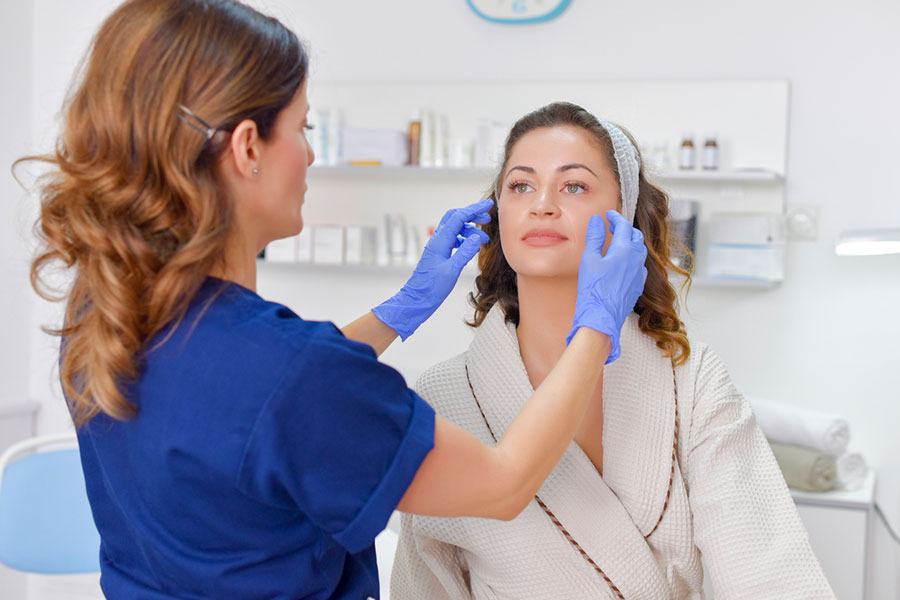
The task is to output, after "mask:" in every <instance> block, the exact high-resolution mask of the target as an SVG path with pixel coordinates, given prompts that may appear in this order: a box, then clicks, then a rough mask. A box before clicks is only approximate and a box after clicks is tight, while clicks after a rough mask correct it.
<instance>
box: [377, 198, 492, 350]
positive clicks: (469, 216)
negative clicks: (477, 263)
mask: <svg viewBox="0 0 900 600" xmlns="http://www.w3.org/2000/svg"><path fill="white" fill-rule="evenodd" d="M493 204H494V203H493V201H492V200H482V201H481V202H476V203H475V204H472V205H469V206H467V207H465V208H454V209H451V210H449V211H447V213H446V214H445V215H444V218H443V219H441V223H440V225H438V227H437V229H436V230H435V232H434V235H433V236H431V239H430V240H428V243H427V244H426V245H425V250H424V251H423V252H422V258H420V259H419V262H418V264H417V265H416V268H415V270H414V271H413V274H412V276H411V277H410V278H409V281H407V282H406V284H404V286H403V287H402V288H400V291H399V292H397V293H396V294H394V296H393V297H392V298H391V299H390V300H387V301H386V302H382V303H381V304H379V305H378V306H376V307H375V308H373V309H372V312H374V313H375V316H376V317H378V318H379V319H380V320H381V322H382V323H384V324H385V325H387V326H388V327H390V328H391V329H393V330H394V331H396V332H397V334H398V335H399V336H400V339H402V340H406V338H408V337H409V336H411V335H412V334H413V332H414V331H415V330H416V329H417V328H418V327H419V325H421V324H422V323H424V322H425V321H426V320H427V319H428V317H430V316H431V315H432V314H434V311H436V310H437V308H438V307H439V306H440V305H441V303H442V302H443V301H444V300H445V299H446V298H447V296H448V295H449V294H450V292H451V291H452V290H453V288H454V286H455V285H456V281H457V280H458V279H459V274H460V272H462V270H463V267H465V266H466V264H468V262H469V261H470V260H472V257H473V256H475V255H476V254H477V253H478V250H480V249H481V245H482V244H484V243H485V242H487V241H488V235H487V234H486V233H485V232H483V231H482V230H480V229H478V228H477V227H475V226H474V225H472V224H471V223H479V224H482V225H484V224H485V223H488V222H490V220H491V216H490V215H489V214H488V211H489V210H490V208H491V206H493ZM454 249H455V250H456V252H453V250H454Z"/></svg>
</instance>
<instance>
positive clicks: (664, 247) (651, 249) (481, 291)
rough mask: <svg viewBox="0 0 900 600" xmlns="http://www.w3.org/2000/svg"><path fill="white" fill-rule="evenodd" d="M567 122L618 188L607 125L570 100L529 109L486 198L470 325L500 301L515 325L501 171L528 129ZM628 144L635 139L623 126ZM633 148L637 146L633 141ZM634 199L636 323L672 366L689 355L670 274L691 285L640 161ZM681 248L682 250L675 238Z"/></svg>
mask: <svg viewBox="0 0 900 600" xmlns="http://www.w3.org/2000/svg"><path fill="white" fill-rule="evenodd" d="M562 125H569V126H574V127H578V128H580V129H583V130H585V131H587V132H588V133H590V134H591V135H592V138H593V139H594V140H595V142H596V144H597V146H598V147H599V148H601V150H602V151H603V153H604V155H605V156H606V163H607V165H608V166H609V168H610V169H611V170H612V172H613V174H615V176H616V181H618V182H619V185H620V186H621V179H620V178H619V170H618V167H617V165H616V160H615V154H614V151H613V145H612V140H611V139H610V137H609V133H607V131H606V129H604V128H603V126H602V125H601V124H600V122H599V121H598V120H597V118H596V117H595V116H594V115H592V114H591V113H589V112H588V111H586V110H585V109H583V108H582V107H580V106H578V105H575V104H571V103H569V102H555V103H553V104H548V105H547V106H544V107H542V108H539V109H538V110H536V111H534V112H531V113H529V114H527V115H525V116H524V117H522V118H521V119H519V120H518V121H517V122H516V124H515V125H513V128H512V129H511V130H510V132H509V137H508V138H507V139H506V146H505V149H504V153H503V164H502V166H501V167H500V171H499V172H498V173H497V176H496V178H495V180H494V184H493V187H492V188H491V190H490V193H489V194H488V197H489V198H491V199H493V200H494V206H493V208H491V217H492V218H491V222H490V223H488V224H487V225H484V226H483V229H484V230H485V232H486V233H487V234H488V235H489V236H490V241H489V242H488V243H486V244H485V245H484V246H482V248H481V252H480V253H479V255H478V266H479V268H480V270H481V273H480V274H479V275H478V277H477V278H476V279H475V287H476V290H477V293H475V294H469V301H470V302H471V303H472V305H473V306H474V307H475V315H474V317H473V319H472V321H471V322H470V323H469V325H471V326H472V327H478V326H479V325H481V323H482V322H483V321H484V318H485V317H486V316H487V314H488V312H489V311H490V310H491V308H492V307H493V306H494V305H495V304H498V303H499V304H500V307H501V308H502V309H503V312H504V314H505V315H506V321H507V322H509V323H513V324H514V325H518V324H519V297H518V287H517V281H516V272H515V271H513V269H512V267H510V266H509V263H508V262H507V261H506V257H505V256H504V254H503V246H502V244H501V243H500V224H499V217H498V210H497V200H498V199H499V197H500V190H501V189H502V188H501V185H502V178H503V174H504V173H505V172H506V167H507V166H508V163H509V157H510V154H512V150H513V148H514V147H515V145H516V143H517V142H518V141H519V140H520V139H521V138H522V136H524V135H525V134H527V133H528V132H530V131H533V130H535V129H540V128H545V127H558V126H562ZM618 127H619V128H620V129H622V131H623V132H624V133H625V135H627V136H628V138H629V139H630V140H631V142H632V144H634V139H633V138H632V137H631V135H630V134H629V133H628V132H627V131H626V130H625V128H623V127H622V126H621V125H618ZM635 148H637V145H636V144H635ZM638 184H639V185H638V200H637V208H636V211H635V215H634V227H635V228H637V229H639V230H640V231H641V232H642V233H643V234H644V242H645V243H646V245H647V261H646V263H645V265H646V267H647V283H646V284H645V286H644V292H643V294H642V295H641V297H640V298H639V299H638V301H637V304H636V305H635V307H634V312H636V313H637V314H638V315H640V316H639V318H638V325H639V326H640V328H641V331H643V332H644V333H645V334H647V335H649V336H650V337H652V338H654V339H655V340H656V345H657V346H658V347H659V348H660V349H661V350H663V353H664V355H665V356H669V357H672V358H673V360H674V361H675V364H682V363H683V362H684V361H686V360H687V358H688V356H690V353H691V347H690V343H689V342H688V338H687V334H686V332H685V329H684V323H682V322H681V320H680V319H679V317H678V294H677V293H676V292H675V288H674V287H673V286H672V284H671V283H669V277H668V272H669V271H670V270H671V271H674V272H676V273H678V274H680V275H682V276H684V277H686V281H685V285H689V282H690V277H691V276H690V273H688V272H687V271H685V270H683V269H681V268H679V267H678V266H676V265H675V264H674V263H673V262H672V260H671V257H670V245H672V244H673V241H672V240H671V239H670V236H669V226H668V217H669V199H668V196H667V195H666V193H665V192H664V191H662V190H661V189H659V188H658V187H656V186H654V185H653V184H651V183H650V182H649V181H647V179H646V178H645V177H644V168H643V163H641V169H640V175H639V179H638ZM675 244H676V246H677V247H679V248H680V249H681V250H682V252H687V249H686V248H683V247H682V246H680V244H677V242H675Z"/></svg>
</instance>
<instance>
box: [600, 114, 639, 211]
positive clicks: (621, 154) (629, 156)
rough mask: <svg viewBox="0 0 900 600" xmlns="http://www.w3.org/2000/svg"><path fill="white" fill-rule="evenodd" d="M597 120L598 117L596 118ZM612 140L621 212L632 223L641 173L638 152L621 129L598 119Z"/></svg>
mask: <svg viewBox="0 0 900 600" xmlns="http://www.w3.org/2000/svg"><path fill="white" fill-rule="evenodd" d="M598 120H599V119H598ZM600 125H601V126H602V127H603V129H605V130H606V132H607V133H609V137H610V139H611V140H612V145H613V153H614V154H615V158H616V166H617V167H618V169H619V187H620V188H621V190H622V214H623V215H624V216H625V218H626V219H628V222H629V223H631V224H632V225H634V211H635V210H636V209H637V200H638V177H639V176H640V173H641V165H640V161H638V153H637V150H636V149H635V147H634V144H632V143H631V140H629V139H628V136H626V135H625V134H624V133H622V130H621V129H619V128H618V127H616V126H615V125H613V124H612V123H610V122H608V121H600Z"/></svg>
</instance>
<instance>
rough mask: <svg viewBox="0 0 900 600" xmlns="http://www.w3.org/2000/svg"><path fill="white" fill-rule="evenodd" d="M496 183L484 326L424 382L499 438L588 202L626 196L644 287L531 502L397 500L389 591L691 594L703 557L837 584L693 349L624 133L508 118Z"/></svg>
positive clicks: (792, 583) (431, 595) (531, 382)
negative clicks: (487, 508) (421, 506)
mask: <svg viewBox="0 0 900 600" xmlns="http://www.w3.org/2000/svg"><path fill="white" fill-rule="evenodd" d="M492 198H493V199H495V205H494V208H493V209H492V212H493V213H494V214H493V215H492V216H493V217H494V218H493V219H492V220H491V222H490V223H489V224H487V225H486V226H484V228H485V231H487V232H488V233H489V234H490V238H491V241H490V242H488V243H487V244H486V245H485V246H484V247H483V249H482V251H481V255H480V258H479V266H480V268H481V275H480V276H479V277H478V279H477V280H476V286H477V295H475V296H474V297H473V298H472V300H473V302H474V304H475V317H474V322H473V323H471V325H473V326H474V327H476V328H477V330H476V334H475V338H474V340H473V341H472V345H471V346H470V347H469V349H468V351H467V352H466V353H465V354H463V355H460V356H457V357H455V358H452V359H450V360H447V361H445V362H443V363H440V364H438V365H435V366H434V367H432V368H431V369H429V370H428V371H426V373H425V374H424V375H423V376H422V377H421V379H420V380H419V382H418V384H417V386H416V387H417V391H418V393H419V394H420V395H421V396H422V397H423V398H425V399H426V400H427V401H428V402H429V403H430V404H431V405H432V406H434V408H435V409H436V410H437V412H438V413H439V414H441V415H442V416H444V417H446V418H448V419H450V420H451V421H454V422H455V423H457V424H458V425H461V426H462V427H464V428H465V429H467V430H468V431H470V432H471V433H473V434H474V435H476V436H477V437H478V438H480V439H481V440H482V441H484V442H487V443H493V442H495V441H496V440H498V439H500V438H501V437H502V436H503V433H504V431H506V428H507V427H508V426H509V424H510V423H511V422H512V420H513V418H514V417H515V416H516V414H517V412H518V411H519V409H520V408H521V406H522V405H523V404H524V403H525V401H526V400H527V399H528V398H529V397H530V396H531V394H532V393H533V391H534V389H535V388H536V387H537V386H538V385H539V384H540V383H541V381H542V380H543V379H544V377H546V375H547V373H548V372H549V370H550V369H551V367H552V366H553V364H554V363H555V362H556V361H557V360H558V359H559V357H560V355H561V354H562V352H563V350H564V349H565V347H566V334H567V333H568V331H569V329H570V324H571V322H572V317H573V314H574V313H575V308H576V307H575V299H576V293H577V286H578V267H579V260H580V257H581V254H582V250H583V248H584V245H585V232H586V229H587V223H588V219H589V218H590V216H591V215H595V214H601V215H602V214H605V212H606V210H608V209H615V210H619V211H620V212H621V213H622V214H623V215H624V216H625V217H626V218H627V219H629V220H630V221H632V222H633V223H634V227H635V228H636V229H639V230H640V231H641V232H643V234H644V239H645V243H646V245H647V249H648V257H647V262H646V267H647V271H648V276H647V283H646V286H645V288H644V293H643V295H642V296H641V297H640V299H639V300H638V302H637V305H636V306H635V309H634V312H633V314H630V315H629V316H628V318H627V320H626V321H625V326H624V327H623V329H622V337H621V343H620V348H621V356H620V358H619V359H618V360H617V361H616V362H615V363H613V364H610V365H608V366H607V367H606V368H605V370H604V373H603V375H602V377H601V379H600V382H599V383H598V384H597V387H596V389H595V391H594V394H593V397H592V399H591V403H590V405H589V408H588V411H587V413H586V416H585V418H584V420H583V421H582V424H581V426H580V429H579V430H578V433H577V435H576V437H575V442H574V443H572V444H571V445H570V446H569V448H568V450H567V452H566V454H565V455H564V456H563V458H562V460H561V461H560V462H559V464H558V465H557V467H556V468H555V470H554V471H553V472H552V473H551V475H550V477H549V478H548V479H547V481H546V483H545V484H544V485H543V487H542V488H541V489H540V491H539V492H538V494H537V496H536V497H535V498H534V500H533V501H532V502H531V503H530V504H529V506H528V507H527V508H526V509H525V511H523V512H522V513H521V514H520V515H519V516H518V517H517V518H516V519H514V520H513V521H511V522H496V521H489V520H485V519H472V518H453V519H445V518H433V517H424V516H414V515H407V514H404V515H403V519H402V523H403V531H402V534H401V540H400V544H399V547H398V551H397V557H396V562H395V565H394V569H393V581H392V586H391V597H392V599H394V600H405V599H421V598H428V599H429V600H437V599H454V600H455V599H460V598H474V599H479V600H480V599H489V598H517V599H522V598H541V599H546V598H629V599H631V598H652V599H658V598H687V597H690V596H692V595H694V594H695V593H698V592H700V590H701V586H702V583H703V568H702V566H701V562H700V557H701V554H702V556H703V561H704V563H705V565H706V567H707V569H708V572H709V573H710V575H711V577H712V584H713V588H714V590H715V594H716V598H717V599H722V598H741V599H748V598H767V599H771V598H833V597H834V595H833V593H832V592H831V589H830V587H829V585H828V583H827V582H826V580H825V577H824V576H823V574H822V570H821V568H820V567H819V565H818V563H817V561H816V558H815V557H814V556H813V553H812V550H811V549H810V546H809V542H808V540H807V536H806V532H805V530H804V528H803V525H802V523H801V521H800V519H799V517H798V515H797V511H796V509H795V507H794V504H793V501H792V499H791V496H790V494H789V493H788V490H787V487H786V486H785V484H784V481H783V479H782V476H781V473H780V472H779V470H778V466H777V464H776V463H775V460H774V458H773V457H772V453H771V451H770V450H769V446H768V444H767V443H766V440H765V439H764V437H763V435H762V433H761V432H760V430H759V428H758V427H757V425H756V421H755V419H754V417H753V414H752V413H751V411H750V408H749V406H748V405H747V403H746V402H745V401H744V399H743V397H742V396H741V394H740V393H739V392H738V391H737V390H736V389H735V387H734V385H733V384H732V383H731V379H730V378H729V376H728V373H727V372H726V370H725V367H724V365H723V364H722V362H721V361H720V360H719V358H718V357H717V356H716V354H715V353H714V352H713V351H712V350H711V349H709V348H708V347H706V346H704V345H702V344H697V343H695V344H694V345H693V348H691V344H690V342H689V339H688V337H687V335H686V333H685V329H684V325H683V323H682V322H681V321H680V320H679V317H678V312H677V295H676V293H675V290H674V289H673V287H672V285H671V284H670V283H669V280H668V277H667V275H668V271H669V270H674V271H678V272H681V271H680V269H678V268H677V267H675V265H673V264H672V262H671V261H670V258H669V234H668V229H667V225H666V218H667V216H668V209H667V197H666V195H665V193H664V192H662V191H661V190H659V189H658V188H656V187H654V186H653V185H651V184H650V183H648V182H647V180H646V179H645V178H644V173H643V170H642V168H641V163H640V157H639V154H638V152H637V150H636V148H635V144H634V142H633V141H632V140H631V138H630V136H629V135H628V134H626V133H625V132H623V131H622V130H621V129H620V128H618V127H616V126H614V125H611V124H609V123H606V122H603V121H598V120H597V119H596V118H595V117H594V116H593V115H591V114H590V113H589V112H587V111H586V110H584V109H583V108H581V107H579V106H575V105H573V104H568V103H556V104H551V105H549V106H545V107H543V108H541V109H539V110H537V111H535V112H533V113H531V114H528V115H526V116H525V117H523V118H522V119H520V120H519V122H518V123H516V124H515V126H514V127H513V129H512V131H511V132H510V134H509V138H508V140H507V142H506V149H505V155H504V160H503V167H502V169H501V170H500V173H499V175H498V176H497V179H496V181H495V183H494V189H493V195H492ZM498 234H499V235H498ZM681 273H682V274H683V275H687V273H684V272H681ZM599 293H601V294H602V293H603V290H600V292H599Z"/></svg>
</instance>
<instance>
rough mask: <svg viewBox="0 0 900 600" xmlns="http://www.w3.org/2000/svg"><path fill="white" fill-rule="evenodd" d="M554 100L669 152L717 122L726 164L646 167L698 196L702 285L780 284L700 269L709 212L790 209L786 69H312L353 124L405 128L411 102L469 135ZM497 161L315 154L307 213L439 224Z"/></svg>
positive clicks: (661, 181) (471, 195) (486, 179)
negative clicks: (445, 164) (458, 73)
mask: <svg viewBox="0 0 900 600" xmlns="http://www.w3.org/2000/svg"><path fill="white" fill-rule="evenodd" d="M556 100H568V101H571V102H575V103H578V104H580V105H582V106H584V107H586V108H587V109H589V110H592V111H594V112H595V114H597V115H598V116H599V117H600V118H604V119H607V120H610V121H613V122H618V123H622V124H623V125H624V126H625V127H626V128H627V129H628V130H629V131H631V133H632V134H634V136H635V138H636V139H637V140H638V142H639V143H644V144H647V145H650V144H654V143H656V142H657V141H658V140H661V139H664V140H668V142H669V147H670V150H671V152H670V158H671V159H672V161H670V163H671V162H673V161H674V159H675V155H676V153H677V146H678V143H679V142H680V136H681V134H682V132H683V131H694V132H696V133H697V134H698V135H699V134H703V132H705V131H709V130H717V131H718V132H719V148H720V166H721V169H720V170H711V171H707V170H702V169H691V170H678V169H671V170H664V171H654V170H653V169H649V168H648V169H646V171H647V173H648V178H649V179H650V180H651V181H652V182H654V183H655V184H657V185H659V186H660V187H662V188H663V189H664V190H666V192H667V193H669V195H670V197H671V198H673V199H685V200H697V201H699V203H700V207H701V208H700V214H699V217H698V232H697V236H698V239H697V241H696V245H697V247H696V253H695V254H696V264H697V265H698V272H697V273H696V274H695V277H694V287H695V288H712V289H726V290H727V289H736V290H766V289H770V288H773V287H775V286H777V285H778V283H779V282H777V281H765V280H742V279H731V278H727V279H726V278H711V277H707V276H706V274H705V272H704V270H703V269H704V265H705V264H706V261H705V254H706V245H707V244H706V236H705V232H706V223H707V222H708V220H709V216H710V215H711V214H713V213H723V212H724V213H767V214H772V213H775V214H783V212H784V206H785V176H784V173H785V168H786V148H787V126H788V104H789V85H788V82H786V81H718V82H710V81H681V82H679V81H656V82H654V81H624V82H583V81H576V82H572V81H569V82H566V81H554V82H528V81H518V82H515V81H513V82H496V81H492V82H478V81H469V82H324V81H314V82H312V84H311V87H310V105H311V107H312V108H313V109H317V108H326V107H337V108H339V109H340V110H341V112H342V113H343V115H344V124H345V125H347V126H351V127H370V128H378V129H393V130H405V129H406V127H407V125H408V119H409V116H410V114H411V113H412V109H413V107H423V108H428V109H431V110H433V111H434V112H435V113H442V114H446V115H447V116H448V120H449V128H450V135H451V136H455V137H467V138H470V139H474V138H475V137H476V131H477V123H478V121H479V119H489V120H491V121H493V122H495V123H505V124H508V125H511V124H512V123H513V122H514V121H515V120H516V119H518V118H519V117H521V116H522V115H524V114H526V113H527V112H529V111H531V110H534V109H536V108H538V107H540V106H542V105H544V104H546V103H548V102H552V101H556ZM698 140H699V138H697V139H695V141H698ZM699 141H700V143H702V140H699ZM498 150H499V149H498ZM494 154H495V155H496V152H495V153H494ZM494 172H495V170H494V169H493V168H489V167H473V168H436V167H418V166H415V167H413V166H403V167H388V166H349V165H347V166H322V165H318V164H314V165H313V166H312V167H311V168H310V169H309V172H308V180H309V192H308V193H307V201H306V204H305V205H304V217H305V221H306V223H307V224H339V225H367V226H376V227H379V229H380V228H381V225H382V223H383V216H384V213H401V214H403V215H404V216H405V218H406V220H407V222H408V223H410V224H414V225H415V226H416V227H417V228H418V229H419V230H420V231H424V230H425V229H427V227H428V226H434V225H436V224H437V222H438V221H439V220H440V217H441V215H442V214H443V213H444V212H445V211H446V210H447V209H449V208H451V207H454V206H463V205H466V204H469V203H471V202H475V201H477V200H480V199H481V198H483V197H484V195H485V193H486V192H487V190H488V189H489V187H490V185H491V182H492V179H493V177H494ZM302 268H303V269H304V270H306V271H307V272H310V270H312V272H322V273H338V274H341V273H348V274H349V273H352V274H359V273H363V272H365V273H372V274H382V275H392V274H397V273H399V272H402V271H403V268H402V267H395V266H390V267H381V266H377V267H376V266H372V267H366V266H361V265H354V266H349V267H348V268H346V269H345V268H343V267H342V266H335V267H322V266H319V265H313V266H309V265H306V266H303V267H302ZM470 268H471V267H470ZM279 271H280V270H279Z"/></svg>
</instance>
